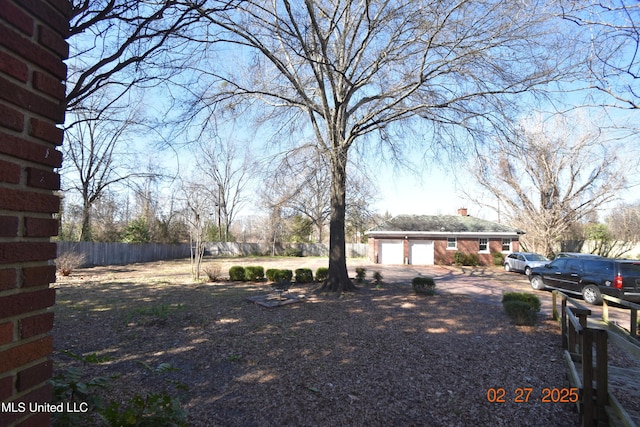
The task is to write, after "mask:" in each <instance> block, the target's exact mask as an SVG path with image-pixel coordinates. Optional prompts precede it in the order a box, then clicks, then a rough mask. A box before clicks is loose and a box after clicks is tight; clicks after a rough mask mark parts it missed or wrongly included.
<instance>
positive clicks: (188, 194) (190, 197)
mask: <svg viewBox="0 0 640 427" xmlns="http://www.w3.org/2000/svg"><path fill="white" fill-rule="evenodd" d="M181 194H182V202H183V208H184V210H183V215H184V219H185V222H186V223H187V226H188V229H189V243H190V245H191V251H190V260H191V276H192V277H193V279H194V280H200V267H201V265H202V258H203V256H204V251H205V234H206V229H207V226H208V223H209V221H210V220H209V217H210V216H211V199H210V198H208V194H209V192H208V191H207V189H206V187H205V186H204V185H203V184H202V183H201V180H200V179H197V178H195V176H194V177H192V178H191V179H189V180H185V181H183V182H182V183H181Z"/></svg>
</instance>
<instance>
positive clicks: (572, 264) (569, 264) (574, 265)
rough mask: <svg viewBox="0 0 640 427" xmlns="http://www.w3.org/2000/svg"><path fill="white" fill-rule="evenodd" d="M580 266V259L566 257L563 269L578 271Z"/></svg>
mask: <svg viewBox="0 0 640 427" xmlns="http://www.w3.org/2000/svg"><path fill="white" fill-rule="evenodd" d="M581 268H582V260H581V259H578V258H567V259H566V265H565V270H568V271H572V272H579V271H580V269H581Z"/></svg>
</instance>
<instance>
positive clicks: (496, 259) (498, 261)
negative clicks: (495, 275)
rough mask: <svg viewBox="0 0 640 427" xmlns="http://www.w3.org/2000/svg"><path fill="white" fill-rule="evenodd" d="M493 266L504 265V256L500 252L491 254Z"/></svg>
mask: <svg viewBox="0 0 640 427" xmlns="http://www.w3.org/2000/svg"><path fill="white" fill-rule="evenodd" d="M491 255H492V256H493V265H504V254H503V253H502V252H493V253H492V254H491Z"/></svg>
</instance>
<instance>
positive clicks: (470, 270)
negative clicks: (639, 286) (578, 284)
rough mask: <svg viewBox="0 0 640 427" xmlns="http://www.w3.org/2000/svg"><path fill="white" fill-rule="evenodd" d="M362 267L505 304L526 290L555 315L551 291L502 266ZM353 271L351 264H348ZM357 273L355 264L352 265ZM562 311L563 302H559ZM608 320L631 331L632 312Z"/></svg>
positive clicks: (596, 314) (614, 311) (615, 312)
mask: <svg viewBox="0 0 640 427" xmlns="http://www.w3.org/2000/svg"><path fill="white" fill-rule="evenodd" d="M359 266H362V267H365V268H367V270H368V271H380V272H381V273H382V275H383V277H384V282H387V283H407V284H410V283H411V280H412V279H413V278H414V277H416V276H431V277H433V278H434V279H435V280H436V289H437V290H438V292H442V293H448V294H463V295H468V296H471V297H473V298H476V299H477V300H479V301H481V302H483V303H488V304H494V305H497V306H502V295H503V294H504V293H505V292H527V293H532V294H535V295H537V296H538V297H539V298H540V302H541V309H540V311H541V313H543V314H545V315H548V316H551V315H552V311H553V309H552V303H553V301H552V294H551V292H550V291H548V290H546V291H537V290H535V289H533V288H532V287H531V285H530V284H529V279H528V278H527V276H525V275H524V274H520V273H508V272H506V271H504V269H503V268H502V267H464V266H460V267H458V266H417V265H380V264H373V263H367V264H365V263H364V262H363V263H361V265H359ZM349 270H350V272H351V266H349ZM353 270H354V273H353V275H355V267H353ZM576 299H577V300H578V302H580V303H581V304H582V305H584V306H586V307H587V308H589V309H590V310H591V312H592V318H594V319H601V318H602V306H594V305H588V304H586V303H584V302H583V301H582V300H581V298H580V297H576ZM558 310H560V302H558ZM609 319H610V320H611V321H612V322H615V323H617V324H618V325H619V326H621V327H623V328H624V329H626V330H629V323H630V316H629V311H628V310H625V309H621V308H613V307H609Z"/></svg>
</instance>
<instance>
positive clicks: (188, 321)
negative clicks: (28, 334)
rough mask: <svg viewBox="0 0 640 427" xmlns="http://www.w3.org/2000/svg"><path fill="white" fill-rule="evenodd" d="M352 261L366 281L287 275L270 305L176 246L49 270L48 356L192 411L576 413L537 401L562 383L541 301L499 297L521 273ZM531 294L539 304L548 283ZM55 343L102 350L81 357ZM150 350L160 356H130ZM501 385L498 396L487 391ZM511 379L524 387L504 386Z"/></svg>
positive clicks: (241, 420) (311, 416)
mask: <svg viewBox="0 0 640 427" xmlns="http://www.w3.org/2000/svg"><path fill="white" fill-rule="evenodd" d="M214 262H215V263H219V264H221V267H222V271H223V272H226V271H228V268H229V267H230V266H231V265H234V264H241V265H244V266H248V265H262V266H263V267H264V268H265V269H267V268H290V269H295V268H299V267H307V268H311V269H312V270H314V271H315V269H316V268H317V267H320V266H326V265H327V260H326V259H323V258H257V259H254V258H241V259H226V260H215V261H214V260H207V261H206V262H205V265H206V264H210V263H214ZM360 266H361V267H364V268H366V269H367V277H368V278H369V279H370V278H371V276H372V274H373V272H375V271H379V272H381V274H382V275H383V283H382V286H381V287H380V288H376V287H375V286H374V285H373V284H372V283H371V282H367V283H364V284H362V285H361V287H360V290H359V291H357V292H355V293H348V294H345V295H343V296H342V297H337V296H335V295H316V294H315V293H314V292H313V291H314V290H315V289H316V288H317V287H318V284H317V283H316V284H309V285H297V286H295V287H294V288H293V289H292V290H291V293H292V294H293V295H295V296H298V297H300V302H297V303H294V304H290V305H287V306H282V307H277V308H271V309H269V308H264V307H261V306H258V305H256V304H252V303H250V302H248V300H247V298H248V297H255V296H259V295H273V292H272V290H271V289H270V288H269V285H268V284H266V283H238V282H217V283H206V282H195V283H194V282H193V281H192V280H191V278H190V268H189V263H188V261H171V262H159V263H149V264H140V265H130V266H121V267H118V266H111V267H94V268H86V269H80V270H77V271H75V272H74V273H72V275H71V276H69V277H61V278H59V280H58V283H57V284H56V287H57V303H56V306H55V312H56V318H55V319H56V320H55V325H54V331H53V335H54V345H55V349H56V353H55V354H54V362H55V366H56V372H61V371H63V370H64V369H67V368H69V367H77V368H80V369H82V372H83V376H84V377H85V378H94V377H99V376H109V377H111V376H114V378H112V379H111V380H110V382H109V384H110V386H109V387H108V388H107V389H105V390H102V391H99V392H97V393H99V394H101V395H102V396H103V398H104V399H105V400H106V401H117V402H120V403H121V404H122V405H126V404H127V402H130V401H131V397H132V396H134V395H135V394H139V395H144V394H146V393H151V392H158V391H160V390H163V389H166V390H167V391H168V392H169V393H171V394H172V395H174V396H178V397H179V398H180V400H181V402H182V407H183V408H184V409H186V410H187V411H188V415H187V418H186V420H187V422H188V424H189V425H194V426H271V425H278V426H280V425H305V426H306V425H308V426H315V425H318V426H324V425H345V426H346V425H351V426H361V425H368V426H369V425H371V426H376V425H385V426H387V425H402V426H408V425H414V426H422V425H424V426H463V425H494V426H512V425H531V426H570V425H575V424H576V423H577V420H578V418H577V414H576V413H575V411H574V409H573V405H571V404H567V403H543V402H541V397H542V393H543V389H545V388H562V387H565V380H564V366H563V363H562V359H561V345H560V344H561V342H560V336H559V330H558V327H557V325H556V324H555V323H554V322H552V321H550V320H548V316H547V314H546V313H545V312H544V310H543V313H541V315H540V321H539V324H538V325H537V326H535V327H516V326H514V325H512V324H511V323H510V320H509V318H507V316H506V315H505V314H504V313H503V311H502V308H501V304H500V300H501V296H502V293H503V292H504V291H506V290H520V291H532V290H531V288H530V287H529V286H528V281H527V280H526V278H524V276H522V275H516V274H513V273H510V274H506V273H504V272H503V271H502V270H501V269H498V268H484V269H461V268H454V267H413V266H380V265H373V264H370V263H368V262H367V261H365V260H362V259H356V260H350V261H349V263H348V267H349V271H350V273H351V276H355V268H356V267H360ZM418 275H430V276H433V277H435V278H436V283H437V289H438V291H439V293H438V295H436V296H434V297H424V296H417V295H415V294H414V293H413V292H412V291H411V286H410V281H411V278H413V277H416V276H418ZM470 290H473V292H470ZM533 292H536V291H533ZM545 297H546V298H545ZM541 299H542V301H543V306H546V307H548V306H549V302H548V301H547V300H550V296H549V294H548V293H546V295H545V293H541ZM63 350H69V351H71V352H72V353H74V354H78V355H89V354H97V355H99V356H101V357H103V358H106V359H107V361H106V362H104V363H100V364H87V365H86V366H83V364H82V363H80V362H78V361H77V360H75V359H73V358H71V357H68V356H66V355H64V354H63V353H62V351H63ZM160 364H169V365H170V366H171V367H172V368H174V369H172V370H168V371H165V372H162V373H160V374H158V373H155V374H154V373H151V372H150V371H149V369H143V368H142V366H148V367H156V366H159V365H160ZM165 366H167V365H165ZM176 384H179V385H184V386H185V387H184V388H183V387H176ZM502 389H504V391H505V397H506V399H505V402H490V401H489V400H491V399H490V397H491V396H492V393H494V392H496V391H500V390H502ZM524 389H527V390H528V389H531V396H530V399H528V400H527V401H526V402H516V401H515V400H517V399H516V397H517V396H516V393H519V392H521V391H522V390H524ZM89 415H91V414H89ZM91 420H94V421H95V416H94V417H93V418H90V419H89V420H86V421H85V422H89V421H91ZM83 425H84V424H83Z"/></svg>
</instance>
